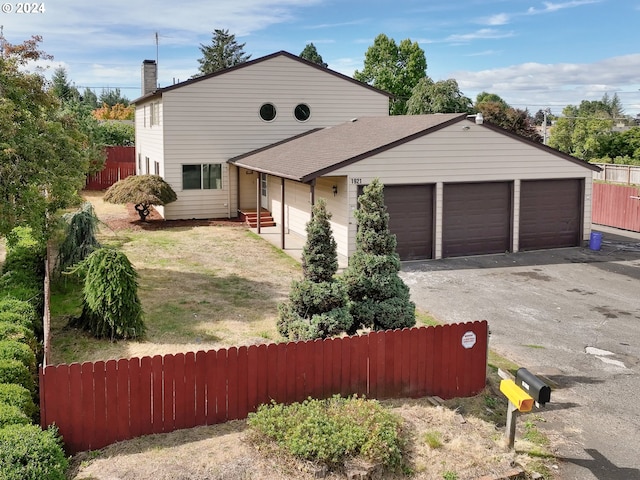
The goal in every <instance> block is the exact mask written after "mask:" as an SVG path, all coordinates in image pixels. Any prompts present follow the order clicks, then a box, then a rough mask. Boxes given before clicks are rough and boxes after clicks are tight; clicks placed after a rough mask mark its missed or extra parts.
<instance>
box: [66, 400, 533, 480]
mask: <svg viewBox="0 0 640 480" xmlns="http://www.w3.org/2000/svg"><path fill="white" fill-rule="evenodd" d="M382 403H383V404H384V405H386V406H388V407H389V408H391V410H393V411H394V412H396V413H397V414H399V415H401V416H402V418H403V419H404V425H405V429H406V434H407V436H408V438H409V439H410V441H411V444H410V447H409V450H408V452H407V456H408V458H409V467H410V469H411V471H413V472H414V474H413V475H411V478H414V479H417V480H422V479H430V480H431V479H438V478H456V479H458V480H465V479H474V480H475V479H478V478H480V477H483V476H485V475H489V476H490V478H494V477H497V478H499V476H500V475H501V474H504V473H505V472H508V471H513V470H514V466H517V465H520V464H526V463H527V462H529V459H528V457H526V456H523V455H518V454H516V453H513V452H508V451H507V450H506V448H505V447H504V445H503V443H502V439H501V432H499V431H497V430H496V427H495V426H494V425H492V424H490V423H487V422H484V421H482V420H479V419H476V418H473V417H463V416H462V415H460V414H459V413H457V412H456V411H452V410H449V409H447V408H444V407H436V406H433V405H432V404H430V403H429V402H428V401H427V400H426V399H419V400H393V401H385V402H382ZM247 428H248V427H247V425H246V422H245V421H233V422H227V423H225V424H221V425H213V426H207V427H197V428H192V429H189V430H181V431H177V432H172V433H167V434H162V435H150V436H147V437H141V438H137V439H134V440H130V441H126V442H120V443H117V444H114V445H111V446H109V447H107V448H105V449H103V450H101V451H99V452H89V453H83V454H81V455H77V456H76V457H75V458H74V460H73V474H72V476H71V478H74V479H77V480H80V479H95V480H107V479H122V480H129V479H131V480H134V479H135V480H169V479H171V480H177V479H184V480H187V479H190V480H205V479H207V480H222V479H267V478H268V479H273V480H294V479H302V480H305V479H312V478H318V477H317V476H316V475H317V474H318V472H320V471H321V469H319V468H318V467H317V466H315V465H312V464H309V463H306V462H300V461H294V460H292V459H290V458H285V457H283V456H279V455H275V456H274V455H270V456H264V455H262V454H261V453H260V452H257V451H256V450H255V449H254V448H253V446H252V445H251V444H250V443H249V442H248V441H247V436H248V435H247ZM433 436H439V438H440V439H441V445H440V446H438V447H435V448H434V447H430V446H429V445H428V442H427V440H426V438H427V437H433ZM524 446H525V445H523V444H517V445H516V447H517V448H518V447H519V448H522V447H524ZM447 472H450V473H449V477H443V475H444V474H446V473H447ZM454 474H455V475H456V476H454ZM324 478H327V479H331V480H334V479H342V478H345V472H344V471H341V472H333V473H329V474H327V476H326V477H324ZM383 478H385V479H400V478H407V476H403V475H392V474H389V473H386V474H384V475H383ZM523 478H524V477H523Z"/></svg>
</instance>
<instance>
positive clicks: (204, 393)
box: [40, 321, 488, 454]
mask: <svg viewBox="0 0 640 480" xmlns="http://www.w3.org/2000/svg"><path fill="white" fill-rule="evenodd" d="M487 343H488V327H487V322H486V321H482V322H473V323H464V324H453V325H443V326H437V327H420V328H411V329H403V330H389V331H381V332H373V333H371V334H369V335H363V336H353V337H344V338H333V339H327V340H316V341H309V342H296V343H279V344H268V345H266V344H265V345H252V346H249V347H231V348H228V349H221V350H210V351H207V352H204V351H201V352H197V353H194V352H189V353H186V354H183V353H179V354H176V355H165V356H160V355H157V356H155V357H144V358H131V359H122V360H117V361H116V360H109V361H107V362H95V363H91V362H87V363H83V364H78V363H74V364H71V365H57V366H47V367H45V368H44V369H40V408H41V411H40V415H41V425H42V427H43V428H44V427H46V426H47V425H50V424H54V423H55V424H56V425H57V426H58V428H59V429H60V433H61V434H62V436H63V440H64V442H65V445H66V448H67V451H68V453H70V454H73V453H76V452H79V451H83V450H95V449H98V448H102V447H104V446H106V445H109V444H111V443H113V442H116V441H120V440H126V439H130V438H134V437H137V436H140V435H146V434H151V433H163V432H171V431H174V430H177V429H181V428H190V427H194V426H198V425H210V424H216V423H222V422H226V421H228V420H234V419H242V418H246V417H247V415H248V414H249V412H253V411H255V410H256V409H257V407H258V406H259V405H261V404H264V403H269V402H270V401H271V400H275V401H276V402H279V403H292V402H296V401H303V400H305V399H306V398H308V397H313V398H327V397H330V396H331V395H334V394H341V395H344V396H346V395H351V394H358V395H366V396H367V397H370V398H378V399H384V398H393V397H421V396H426V395H438V396H440V397H442V398H445V399H446V398H452V397H467V396H472V395H475V394H477V393H479V392H481V391H482V390H483V389H484V387H485V382H486V367H487Z"/></svg>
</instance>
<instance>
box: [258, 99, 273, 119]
mask: <svg viewBox="0 0 640 480" xmlns="http://www.w3.org/2000/svg"><path fill="white" fill-rule="evenodd" d="M260 118H261V119H262V120H264V121H265V122H271V121H273V119H275V118H276V106H275V105H274V104H273V103H265V104H264V105H262V106H261V107H260Z"/></svg>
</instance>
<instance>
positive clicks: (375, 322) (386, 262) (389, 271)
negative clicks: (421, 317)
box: [342, 179, 416, 333]
mask: <svg viewBox="0 0 640 480" xmlns="http://www.w3.org/2000/svg"><path fill="white" fill-rule="evenodd" d="M383 190H384V186H383V185H382V183H381V182H380V181H379V180H378V179H374V180H373V181H372V182H371V183H370V184H369V185H367V186H366V187H365V188H364V190H363V193H362V195H360V197H359V198H358V203H359V204H360V208H358V209H357V210H356V211H355V212H354V215H355V217H356V221H357V223H358V233H357V234H356V251H355V253H354V254H353V255H352V256H351V258H350V259H349V267H348V268H347V269H346V271H345V272H344V275H343V277H342V281H343V282H344V283H345V285H346V286H347V293H348V295H349V300H350V301H351V315H352V316H353V325H352V327H351V329H350V331H349V333H355V331H356V330H357V329H358V328H360V327H371V328H374V329H375V330H384V329H393V328H404V327H412V326H413V325H415V323H416V318H415V304H414V303H413V302H412V301H411V300H410V299H409V287H408V286H407V285H406V284H405V283H404V282H403V281H402V279H401V278H400V276H399V275H398V272H399V271H400V257H399V256H398V253H397V252H396V245H397V242H396V236H395V235H393V234H392V233H391V232H390V231H389V214H388V213H387V207H386V206H385V205H384V192H383Z"/></svg>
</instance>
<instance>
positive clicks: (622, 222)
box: [592, 182, 640, 232]
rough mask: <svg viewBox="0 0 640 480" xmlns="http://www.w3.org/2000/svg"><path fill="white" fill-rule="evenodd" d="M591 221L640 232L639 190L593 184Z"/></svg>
mask: <svg viewBox="0 0 640 480" xmlns="http://www.w3.org/2000/svg"><path fill="white" fill-rule="evenodd" d="M592 221H593V223H597V224H598V225H606V226H608V227H616V228H622V229H624V230H631V231H632V232H640V188H638V187H630V186H625V185H613V184H610V183H595V182H594V184H593V213H592Z"/></svg>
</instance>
